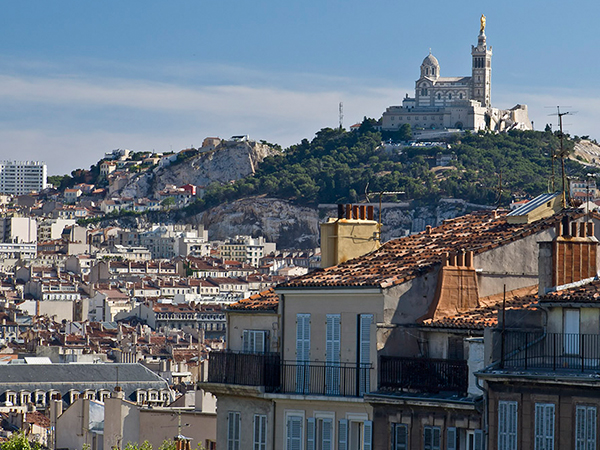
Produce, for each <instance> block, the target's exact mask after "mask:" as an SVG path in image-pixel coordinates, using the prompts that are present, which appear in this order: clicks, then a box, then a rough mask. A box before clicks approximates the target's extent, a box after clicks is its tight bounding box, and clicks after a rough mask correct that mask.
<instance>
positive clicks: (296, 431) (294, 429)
mask: <svg viewBox="0 0 600 450" xmlns="http://www.w3.org/2000/svg"><path fill="white" fill-rule="evenodd" d="M302 420H303V419H302V417H300V416H288V420H287V450H302V438H303V436H302Z"/></svg>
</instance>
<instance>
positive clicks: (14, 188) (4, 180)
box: [0, 161, 48, 195]
mask: <svg viewBox="0 0 600 450" xmlns="http://www.w3.org/2000/svg"><path fill="white" fill-rule="evenodd" d="M47 178H48V168H47V167H46V164H45V163H44V162H40V161H0V193H3V194H13V195H23V194H28V193H30V192H32V191H37V192H39V191H41V190H43V189H46V186H47Z"/></svg>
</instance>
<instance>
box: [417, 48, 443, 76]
mask: <svg viewBox="0 0 600 450" xmlns="http://www.w3.org/2000/svg"><path fill="white" fill-rule="evenodd" d="M439 76H440V63H439V62H438V60H437V58H436V57H435V56H433V55H432V54H431V51H430V52H429V55H427V56H426V57H425V59H424V60H423V64H421V77H428V78H433V79H437V78H438V77H439Z"/></svg>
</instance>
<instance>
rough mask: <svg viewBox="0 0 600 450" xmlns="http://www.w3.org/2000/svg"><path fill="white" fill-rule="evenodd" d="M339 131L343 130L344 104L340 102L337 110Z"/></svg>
mask: <svg viewBox="0 0 600 450" xmlns="http://www.w3.org/2000/svg"><path fill="white" fill-rule="evenodd" d="M338 111H339V119H340V130H341V129H342V128H344V104H343V103H342V102H340V105H339V108H338Z"/></svg>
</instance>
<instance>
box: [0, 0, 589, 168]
mask: <svg viewBox="0 0 600 450" xmlns="http://www.w3.org/2000/svg"><path fill="white" fill-rule="evenodd" d="M481 13H484V14H485V15H486V16H487V28H486V34H487V39H488V45H492V46H493V52H494V56H493V59H492V103H493V104H494V106H497V107H502V108H504V107H512V106H514V105H515V104H517V103H524V104H527V105H528V106H529V113H530V117H531V118H532V119H533V120H534V124H535V127H536V129H540V128H542V129H543V127H544V125H545V124H546V123H548V122H553V123H556V118H555V117H551V116H549V114H551V113H553V112H554V111H555V107H556V106H557V105H561V106H563V107H564V110H567V111H577V113H576V114H574V115H573V116H571V117H568V118H567V119H566V120H565V122H566V124H567V125H566V130H567V131H568V132H570V133H571V134H574V135H591V136H592V137H594V138H596V139H600V133H598V129H597V123H599V122H600V87H599V85H598V82H597V80H598V76H597V74H598V71H599V69H600V67H599V62H598V55H599V53H600V52H599V51H598V48H600V33H598V31H597V28H598V25H597V18H598V17H599V16H600V4H599V3H597V2H591V1H575V2H571V3H567V2H564V1H563V2H558V1H544V2H541V1H538V0H534V1H527V2H470V1H460V0H457V1H454V2H447V1H438V0H433V1H430V2H426V3H423V2H403V1H402V2H401V1H398V0H395V1H388V0H374V1H373V2H364V1H361V2H359V1H355V0H346V1H344V2H341V1H327V0H320V1H316V0H304V1H302V2H297V1H287V2H285V1H273V0H262V1H261V0H257V1H253V2H250V1H247V0H246V1H240V0H230V1H210V2H209V1H205V0H195V1H184V0H180V1H176V0H174V1H172V2H166V1H153V0H144V1H135V0H128V1H117V0H106V1H103V2H91V1H87V2H86V1H81V0H77V1H66V0H63V1H59V2H48V1H47V0H46V1H38V0H28V1H27V2H4V4H3V8H2V15H0V102H1V104H2V105H3V107H2V108H1V109H0V159H19V160H26V159H35V160H44V161H46V163H47V164H48V170H49V173H50V174H62V173H68V172H70V171H71V170H73V169H75V168H78V167H84V168H87V167H89V166H90V164H92V163H94V162H96V161H97V160H98V159H100V158H101V157H102V155H103V154H104V152H107V151H110V150H112V149H115V148H129V149H131V150H135V151H139V150H155V151H157V152H162V151H170V150H174V151H178V150H180V149H182V148H186V147H189V146H191V145H194V146H200V145H201V143H202V140H203V138H204V137H206V136H220V137H225V138H227V137H229V136H232V135H236V134H249V135H250V137H251V138H254V139H258V140H260V139H265V140H267V141H269V142H277V143H279V144H281V145H282V146H284V147H287V146H289V145H291V144H293V143H296V142H299V141H300V140H301V139H302V138H304V137H307V138H309V139H310V138H312V137H313V136H314V133H315V132H316V131H318V130H319V129H320V128H323V127H326V126H336V125H337V123H338V103H339V102H343V103H344V125H345V126H346V127H348V126H349V125H351V124H353V123H355V122H357V121H360V120H361V119H362V117H363V116H367V117H374V118H379V117H380V116H381V113H382V112H383V111H384V110H385V108H386V107H387V106H389V105H397V104H400V102H401V99H402V98H403V97H404V95H405V94H406V93H411V95H412V93H413V92H414V81H415V80H416V78H417V77H418V74H419V66H420V64H421V61H422V60H423V58H424V57H425V56H426V55H427V54H428V52H429V49H430V48H431V51H432V53H433V54H434V55H435V56H436V57H437V58H438V60H439V62H440V66H441V75H442V76H464V75H469V73H470V49H471V45H472V44H476V40H477V34H478V32H479V16H480V15H481ZM548 107H554V109H552V108H548Z"/></svg>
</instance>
